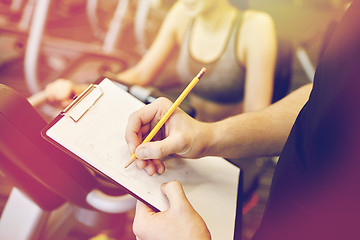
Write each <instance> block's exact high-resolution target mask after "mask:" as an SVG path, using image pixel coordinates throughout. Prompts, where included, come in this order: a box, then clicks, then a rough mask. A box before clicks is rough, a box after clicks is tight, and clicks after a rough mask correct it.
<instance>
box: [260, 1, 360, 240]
mask: <svg viewBox="0 0 360 240" xmlns="http://www.w3.org/2000/svg"><path fill="white" fill-rule="evenodd" d="M359 176H360V3H359V2H358V1H354V3H353V4H352V6H351V7H350V8H349V9H348V11H347V12H346V13H345V15H344V17H343V19H342V20H341V22H340V23H339V25H338V27H337V29H336V30H335V32H334V34H333V36H332V39H331V40H330V42H329V45H328V47H327V50H326V51H325V53H324V55H323V56H322V58H321V59H320V62H319V65H318V67H317V70H316V74H315V78H314V87H313V90H312V92H311V95H310V98H309V101H308V102H307V103H306V104H305V106H304V107H303V109H302V110H301V112H300V113H299V115H298V117H297V119H296V122H295V124H294V126H293V128H292V130H291V133H290V135H289V137H288V140H287V142H286V144H285V147H284V149H283V151H282V153H281V156H280V159H279V162H278V164H277V167H276V170H275V174H274V177H273V182H272V186H271V190H270V195H269V199H268V203H267V206H266V210H265V213H264V217H263V220H262V222H261V225H260V228H259V230H258V232H257V233H256V234H255V236H254V240H255V239H256V240H259V239H289V240H294V239H304V240H305V239H326V240H327V239H360V177H359Z"/></svg>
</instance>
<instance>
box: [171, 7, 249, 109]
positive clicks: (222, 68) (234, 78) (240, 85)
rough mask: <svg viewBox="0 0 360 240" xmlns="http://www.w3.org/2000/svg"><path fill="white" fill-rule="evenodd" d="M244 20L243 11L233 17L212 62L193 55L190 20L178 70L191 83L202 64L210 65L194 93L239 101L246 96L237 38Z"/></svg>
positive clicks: (211, 98) (227, 101) (224, 101)
mask: <svg viewBox="0 0 360 240" xmlns="http://www.w3.org/2000/svg"><path fill="white" fill-rule="evenodd" d="M241 22H242V14H241V13H240V12H239V13H238V14H237V16H236V18H235V19H234V21H233V24H232V28H231V31H230V32H229V36H228V39H227V44H226V45H225V48H224V51H223V53H222V54H221V56H220V57H219V58H217V59H216V60H214V61H212V62H210V63H203V62H200V61H198V60H196V59H194V58H193V57H192V56H191V53H190V49H189V40H190V36H191V32H192V31H191V30H192V27H193V22H192V23H191V24H190V27H189V29H188V30H187V32H186V34H185V39H184V43H183V44H182V46H181V48H180V52H179V57H178V61H177V65H176V70H177V74H178V76H179V79H180V81H181V82H182V83H183V84H188V83H189V82H190V81H191V80H192V79H193V78H194V76H196V74H197V73H198V72H199V70H200V69H201V68H202V67H206V68H207V71H206V74H205V75H204V77H203V78H202V79H201V80H200V81H199V82H198V83H197V85H196V86H195V87H194V89H193V90H192V93H193V94H195V95H197V96H199V97H201V98H203V99H206V100H208V101H212V102H215V103H221V104H232V103H239V102H241V101H242V100H243V98H244V86H245V68H244V67H243V66H242V65H241V64H239V62H238V61H237V58H236V42H237V41H236V40H237V35H238V34H237V33H238V30H239V28H240V24H241Z"/></svg>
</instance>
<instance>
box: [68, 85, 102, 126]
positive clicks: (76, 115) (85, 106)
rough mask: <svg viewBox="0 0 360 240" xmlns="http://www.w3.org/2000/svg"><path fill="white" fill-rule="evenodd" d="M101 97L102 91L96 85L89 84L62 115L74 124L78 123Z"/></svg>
mask: <svg viewBox="0 0 360 240" xmlns="http://www.w3.org/2000/svg"><path fill="white" fill-rule="evenodd" d="M102 95H103V91H102V89H101V87H100V86H99V85H96V84H91V85H90V86H89V87H88V88H86V89H85V91H83V92H82V93H81V94H80V95H79V96H78V97H77V98H75V100H74V101H72V102H71V103H70V105H69V106H67V107H66V108H65V109H64V111H63V113H64V114H65V115H67V116H69V117H70V118H71V119H72V120H74V122H78V121H79V120H80V118H81V117H82V116H84V114H85V113H86V112H87V111H88V110H89V109H90V108H91V107H92V106H94V104H95V103H96V101H97V100H99V99H100V97H101V96H102Z"/></svg>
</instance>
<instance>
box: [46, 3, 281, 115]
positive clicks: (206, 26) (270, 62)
mask: <svg viewBox="0 0 360 240" xmlns="http://www.w3.org/2000/svg"><path fill="white" fill-rule="evenodd" d="M276 47H277V46H276V34H275V28H274V24H273V21H272V18H271V17H270V16H269V15H267V14H265V13H262V12H258V11H253V10H245V11H240V10H239V9H237V8H236V7H234V6H232V5H231V4H230V3H229V1H228V0H178V1H177V2H176V3H175V4H174V5H173V7H172V8H171V9H170V11H169V13H168V14H167V16H166V18H165V20H164V22H163V24H162V27H161V29H160V31H159V33H158V35H157V37H156V38H155V40H154V42H153V44H152V46H151V47H150V49H149V50H148V51H147V53H146V54H145V55H144V57H143V58H142V59H141V60H140V61H139V62H138V63H137V64H136V65H135V66H133V67H132V68H129V69H128V70H126V71H124V72H121V73H119V74H118V75H117V77H118V78H119V79H121V81H123V82H126V83H128V84H135V85H140V86H149V85H152V84H153V83H154V81H155V80H156V77H157V73H159V72H160V71H161V70H162V68H163V67H164V66H165V65H166V63H167V60H168V59H169V56H170V55H171V54H172V53H173V52H174V51H176V50H178V49H179V59H178V62H177V66H176V67H177V73H178V76H179V79H180V81H181V82H182V83H183V84H184V85H186V84H188V83H189V82H190V81H191V80H192V79H193V77H194V76H195V75H196V74H197V73H198V71H199V70H200V69H201V68H202V67H206V68H207V70H208V71H207V73H206V75H205V77H204V78H202V79H201V81H200V82H199V83H198V84H197V86H196V87H195V88H194V89H193V91H192V94H191V95H190V102H191V105H192V106H193V107H194V108H195V109H196V118H197V119H199V120H202V121H217V120H220V119H223V118H226V117H229V116H232V115H235V114H238V113H242V112H249V111H255V110H259V109H262V108H264V107H266V106H268V105H270V103H271V99H272V93H273V76H274V67H275V59H276ZM62 84H66V88H65V89H67V90H65V91H63V93H62V94H59V88H61V89H64V88H62V87H61V85H62ZM71 85H72V83H69V82H67V83H64V81H62V83H59V82H55V83H54V84H50V85H48V86H47V88H46V90H47V93H48V96H49V99H50V100H62V99H64V98H66V96H70V95H71V90H73V89H75V86H74V87H72V86H71ZM57 94H59V95H61V96H60V97H58V96H56V95H57ZM64 96H65V97H64ZM59 98H60V99H59Z"/></svg>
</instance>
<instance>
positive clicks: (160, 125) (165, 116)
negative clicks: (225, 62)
mask: <svg viewBox="0 0 360 240" xmlns="http://www.w3.org/2000/svg"><path fill="white" fill-rule="evenodd" d="M205 72H206V68H204V67H203V68H202V69H201V70H200V72H199V73H198V75H196V77H194V79H193V80H192V81H191V82H190V83H189V85H188V86H187V87H186V88H185V89H184V91H183V92H182V93H181V94H180V96H179V97H178V98H177V99H176V101H175V102H174V103H173V104H172V105H171V107H170V108H169V110H168V111H167V112H166V113H165V115H164V116H163V117H162V118H161V119H160V121H159V122H158V123H157V124H156V125H155V127H154V128H153V129H152V130H151V132H150V133H149V135H148V136H147V137H146V138H145V139H144V141H143V142H142V144H143V143H147V142H150V141H151V139H152V138H153V137H154V136H155V135H156V133H157V132H158V131H159V130H160V128H161V127H162V126H163V125H164V123H165V122H166V121H167V120H168V119H169V117H170V116H171V114H173V112H174V111H175V109H176V108H177V107H178V106H179V105H180V103H181V102H182V101H183V100H184V99H185V97H186V96H187V95H188V94H189V93H190V91H191V90H192V89H193V88H194V86H195V85H196V84H197V83H198V82H199V80H200V78H201V77H202V76H203V75H204V74H205ZM135 160H136V155H135V153H134V154H133V155H132V156H131V159H130V161H129V162H128V163H127V164H126V165H125V168H127V167H128V166H130V165H131V164H132V163H133V162H134V161H135Z"/></svg>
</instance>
